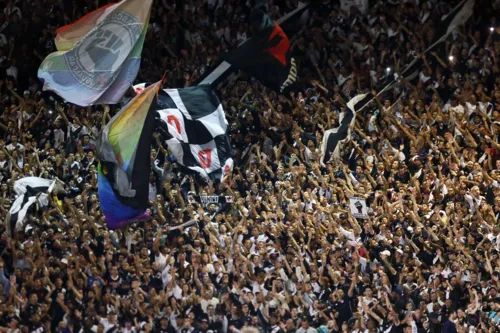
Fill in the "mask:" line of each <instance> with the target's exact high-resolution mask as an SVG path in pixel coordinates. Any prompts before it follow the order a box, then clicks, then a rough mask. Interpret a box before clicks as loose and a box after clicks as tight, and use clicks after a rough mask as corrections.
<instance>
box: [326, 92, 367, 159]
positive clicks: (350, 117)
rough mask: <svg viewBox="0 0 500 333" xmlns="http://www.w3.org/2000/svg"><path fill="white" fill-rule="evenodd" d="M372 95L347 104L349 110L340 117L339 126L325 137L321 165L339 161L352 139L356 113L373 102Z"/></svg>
mask: <svg viewBox="0 0 500 333" xmlns="http://www.w3.org/2000/svg"><path fill="white" fill-rule="evenodd" d="M372 97H373V96H372V94H360V95H357V96H355V97H353V98H352V99H351V100H350V101H349V102H347V108H346V109H345V111H344V112H343V113H341V114H340V116H339V126H338V127H336V128H332V129H329V130H327V131H326V132H325V134H324V135H323V142H322V144H321V164H322V165H323V166H324V165H325V164H326V163H327V162H329V161H330V160H332V159H339V158H340V156H341V154H340V153H341V149H342V146H343V145H344V144H345V143H347V142H348V141H349V139H350V137H351V130H350V127H351V125H353V124H354V121H355V119H356V112H357V111H358V110H360V109H362V108H363V107H364V106H365V105H366V104H367V103H369V102H370V101H371V100H372Z"/></svg>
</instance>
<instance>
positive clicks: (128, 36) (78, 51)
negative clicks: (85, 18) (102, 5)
mask: <svg viewBox="0 0 500 333" xmlns="http://www.w3.org/2000/svg"><path fill="white" fill-rule="evenodd" d="M141 34H142V29H141V25H140V24H139V22H138V21H137V18H135V17H134V16H132V15H131V14H129V13H127V12H124V11H119V12H114V13H112V14H111V15H109V16H108V17H107V18H106V20H104V22H103V23H102V25H101V27H100V28H99V29H96V30H94V31H93V32H92V33H90V35H89V36H87V38H85V39H83V40H82V41H81V42H80V43H78V44H77V46H76V48H74V49H73V50H71V51H70V52H67V53H66V54H64V59H65V60H66V64H67V65H68V68H69V70H70V71H71V73H72V74H73V76H74V77H75V79H77V80H78V82H80V83H81V84H82V85H84V86H86V87H88V88H90V89H97V90H101V89H106V88H107V87H108V86H109V85H110V84H111V82H112V81H113V79H114V78H115V77H116V76H117V75H118V69H119V67H120V65H121V64H122V63H123V62H124V61H125V59H127V57H128V56H129V52H127V51H129V50H131V49H132V48H133V46H134V44H135V43H136V42H137V40H138V39H139V38H140V36H141Z"/></svg>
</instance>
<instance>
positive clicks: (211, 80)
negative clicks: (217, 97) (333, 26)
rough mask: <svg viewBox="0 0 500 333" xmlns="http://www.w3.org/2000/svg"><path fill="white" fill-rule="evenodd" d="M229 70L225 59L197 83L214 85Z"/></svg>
mask: <svg viewBox="0 0 500 333" xmlns="http://www.w3.org/2000/svg"><path fill="white" fill-rule="evenodd" d="M308 6H309V3H305V4H302V5H301V6H299V7H297V8H295V9H294V10H292V11H291V12H290V13H288V14H286V15H285V16H283V17H280V18H279V19H278V20H277V21H276V23H278V24H280V25H281V24H283V23H285V22H286V21H288V20H289V19H290V18H292V17H293V16H295V15H296V14H297V13H298V12H300V11H302V10H304V9H306V8H307V7H308ZM250 39H251V38H250ZM245 42H246V41H245ZM245 42H243V43H241V44H240V45H242V44H244V43H245ZM230 70H231V64H229V63H228V62H227V61H223V62H221V63H220V64H219V65H218V66H217V67H216V68H215V69H214V70H213V71H212V72H211V73H210V74H208V75H207V76H206V77H205V78H204V79H203V80H202V81H201V82H199V83H198V85H201V84H209V85H215V84H217V83H218V82H219V81H220V79H221V78H222V77H223V76H224V75H227V74H229V72H230Z"/></svg>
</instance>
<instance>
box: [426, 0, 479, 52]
mask: <svg viewBox="0 0 500 333" xmlns="http://www.w3.org/2000/svg"><path fill="white" fill-rule="evenodd" d="M475 4H476V1H475V0H462V1H460V3H459V4H458V5H456V6H455V7H454V8H453V9H452V11H451V12H449V13H448V14H446V15H444V16H443V17H442V18H441V22H440V23H439V25H438V27H437V31H436V42H435V43H434V44H433V45H432V46H431V47H430V48H432V47H433V46H435V45H437V44H438V43H441V42H443V41H445V40H446V38H448V36H449V35H450V34H451V33H452V31H453V30H455V29H456V28H458V27H460V26H461V25H463V24H465V22H467V20H468V19H469V18H470V17H471V16H472V14H474V6H475Z"/></svg>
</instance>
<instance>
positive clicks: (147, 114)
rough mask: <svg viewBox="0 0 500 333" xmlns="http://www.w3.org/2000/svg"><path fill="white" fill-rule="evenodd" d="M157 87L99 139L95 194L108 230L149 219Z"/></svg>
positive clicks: (120, 115) (119, 116) (129, 107)
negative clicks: (96, 189)
mask: <svg viewBox="0 0 500 333" xmlns="http://www.w3.org/2000/svg"><path fill="white" fill-rule="evenodd" d="M160 87H161V82H157V83H155V84H153V85H150V86H148V87H147V88H145V89H144V91H143V92H142V93H141V94H140V95H137V96H136V97H134V98H133V99H132V100H131V101H130V102H129V103H128V104H127V105H126V106H125V107H123V108H122V109H121V110H120V112H118V113H117V114H116V116H114V117H113V119H111V121H110V122H109V123H108V124H107V125H106V127H104V129H103V130H102V132H101V134H100V136H99V138H98V141H97V156H98V157H99V161H100V164H99V168H98V194H99V201H100V203H101V209H102V211H103V213H104V216H105V218H106V224H107V226H108V228H110V229H117V228H121V227H123V226H125V225H127V224H129V223H133V222H136V221H140V220H143V219H147V218H148V217H149V216H148V215H147V214H146V209H147V208H148V207H149V198H148V197H149V196H148V194H149V174H150V172H151V164H150V158H149V152H150V149H149V148H150V146H151V141H152V137H153V130H154V128H155V114H156V105H157V104H156V99H157V98H156V96H157V93H158V90H159V88H160Z"/></svg>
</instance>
